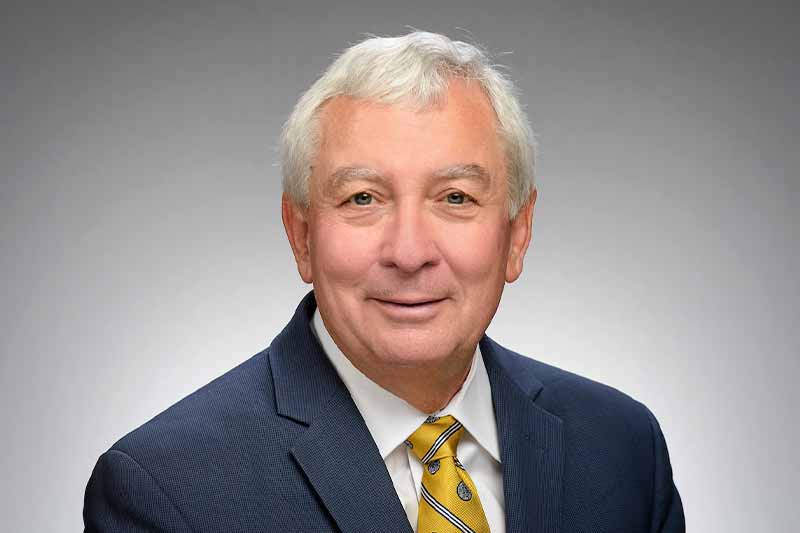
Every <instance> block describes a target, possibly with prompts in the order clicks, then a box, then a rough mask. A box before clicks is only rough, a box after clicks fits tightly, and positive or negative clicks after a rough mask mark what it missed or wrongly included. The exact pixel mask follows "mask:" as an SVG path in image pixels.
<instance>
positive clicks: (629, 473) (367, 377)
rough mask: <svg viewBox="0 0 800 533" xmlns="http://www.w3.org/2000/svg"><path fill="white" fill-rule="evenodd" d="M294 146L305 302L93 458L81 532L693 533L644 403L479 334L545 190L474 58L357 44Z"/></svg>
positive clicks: (287, 198) (498, 93) (397, 42)
mask: <svg viewBox="0 0 800 533" xmlns="http://www.w3.org/2000/svg"><path fill="white" fill-rule="evenodd" d="M282 145H283V172H284V190H285V194H284V197H283V202H282V209H283V222H284V226H285V228H286V233H287V236H288V239H289V243H290V244H291V248H292V251H293V252H294V257H295V260H296V262H297V268H298V271H299V273H300V276H301V278H302V279H303V280H304V281H305V282H307V283H311V284H313V288H314V290H313V292H312V293H310V294H309V295H308V296H307V297H306V298H305V299H304V300H303V301H302V302H301V303H300V306H299V307H298V309H297V311H296V313H295V315H294V318H292V320H291V321H290V322H289V324H288V326H287V327H286V329H285V330H284V331H283V332H282V333H281V334H280V335H278V337H276V338H275V340H274V341H273V342H272V344H271V345H270V347H269V348H267V349H266V350H265V351H263V352H262V353H260V354H258V355H256V356H254V357H253V358H251V359H250V360H248V361H246V362H245V363H243V364H242V365H241V366H239V367H238V368H235V369H234V370H232V371H230V372H228V373H227V374H225V375H224V376H222V377H220V378H219V379H217V380H215V381H213V382H212V383H210V384H209V385H207V386H205V387H203V388H202V389H200V390H199V391H197V392H195V393H194V394H192V395H190V396H189V397H187V398H185V399H184V400H182V401H180V402H179V403H177V404H176V405H175V406H173V407H171V408H170V409H168V410H167V411H165V412H164V413H162V414H160V415H159V416H157V417H156V418H154V419H153V420H151V421H150V422H148V423H147V424H145V425H144V426H142V427H140V428H139V429H137V430H135V431H133V432H132V433H130V434H129V435H127V436H126V437H124V438H123V439H122V440H120V441H119V442H117V443H116V444H115V445H114V446H113V447H112V448H111V450H109V451H108V452H107V453H105V454H104V455H103V456H102V457H101V458H100V460H99V461H98V464H97V466H96V468H95V470H94V472H93V474H92V477H91V480H90V481H89V485H88V487H87V490H86V500H85V508H84V519H85V523H86V530H87V531H152V530H159V531H354V532H362V531H364V532H371V531H381V532H389V531H398V532H399V531H403V532H408V531H411V530H415V531H417V532H419V533H432V532H438V533H444V532H472V531H475V532H488V531H494V532H502V531H517V532H522V531H535V532H539V531H541V532H556V531H562V532H573V531H591V532H603V531H608V532H610V531H625V532H634V531H641V532H656V531H660V532H678V531H683V530H684V521H683V511H682V507H681V501H680V497H679V496H678V492H677V490H676V489H675V486H674V484H673V481H672V474H671V469H670V463H669V458H668V455H667V450H666V447H665V444H664V439H663V436H662V434H661V431H660V429H659V426H658V424H657V422H656V420H655V419H654V417H653V416H652V414H651V413H650V412H649V411H648V410H647V409H646V408H645V407H644V406H643V405H641V404H639V403H637V402H635V401H634V400H631V399H630V398H628V397H626V396H625V395H623V394H621V393H620V392H618V391H615V390H614V389H611V388H608V387H605V386H603V385H600V384H598V383H594V382H592V381H589V380H586V379H584V378H581V377H578V376H576V375H573V374H569V373H567V372H564V371H562V370H558V369H556V368H553V367H551V366H548V365H545V364H543V363H539V362H536V361H534V360H532V359H528V358H526V357H523V356H520V355H518V354H515V353H513V352H511V351H509V350H507V349H505V348H503V347H502V346H500V345H499V344H497V343H495V342H494V341H492V340H491V339H489V338H488V337H486V336H485V335H484V332H485V331H486V328H487V327H488V325H489V322H490V321H491V319H492V317H493V315H494V313H495V311H496V309H497V306H498V304H499V302H500V296H501V294H502V292H503V288H504V286H505V284H506V283H507V282H513V281H514V280H516V279H517V278H518V277H519V275H520V273H521V272H522V267H523V258H524V256H525V252H526V249H527V247H528V243H529V242H530V235H531V218H532V213H533V207H534V203H535V202H536V190H535V188H534V187H533V183H532V181H533V179H532V176H533V164H534V155H533V140H532V134H531V130H530V128H529V126H528V123H527V120H526V118H525V116H524V114H523V113H522V111H521V110H520V106H519V104H518V102H517V101H516V99H515V97H514V96H513V87H512V85H511V83H510V82H509V81H508V80H507V79H506V78H504V77H503V76H502V75H501V74H499V73H498V72H497V71H496V70H495V69H494V68H492V66H491V65H490V63H489V62H488V60H487V58H486V57H485V56H484V55H483V54H482V53H481V52H480V51H479V50H478V49H476V48H474V47H473V46H470V45H468V44H465V43H461V42H454V41H450V40H449V39H447V38H446V37H444V36H441V35H435V34H430V33H422V32H415V33H411V34H409V35H405V36H402V37H397V38H372V39H368V40H366V41H364V42H362V43H360V44H357V45H355V46H353V47H352V48H350V49H348V50H347V51H345V52H344V54H342V55H341V56H340V57H339V58H338V59H337V60H336V61H335V62H334V63H333V64H332V65H331V66H330V68H329V69H328V70H327V71H326V72H325V74H324V75H323V76H322V77H321V78H320V79H319V80H318V81H317V82H316V83H315V84H314V85H313V86H312V87H311V88H310V89H309V90H308V91H307V92H306V93H305V94H304V95H303V97H302V98H301V99H300V101H299V102H298V104H297V106H296V107H295V109H294V111H293V113H292V115H291V116H290V118H289V120H288V122H287V124H286V127H285V129H284V134H283V138H282Z"/></svg>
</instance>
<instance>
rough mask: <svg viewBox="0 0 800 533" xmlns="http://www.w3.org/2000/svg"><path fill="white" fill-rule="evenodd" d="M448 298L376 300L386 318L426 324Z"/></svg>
mask: <svg viewBox="0 0 800 533" xmlns="http://www.w3.org/2000/svg"><path fill="white" fill-rule="evenodd" d="M445 300H446V298H437V299H430V300H422V299H409V300H405V299H401V298H397V299H387V300H382V299H377V298H376V299H374V300H373V301H374V302H375V303H376V304H377V305H378V308H379V309H380V311H381V312H382V313H383V315H384V316H386V317H387V318H389V319H390V320H394V321H400V322H424V321H427V320H430V319H432V318H434V317H435V316H436V315H437V313H438V312H439V310H440V308H441V306H442V303H443V302H444V301H445Z"/></svg>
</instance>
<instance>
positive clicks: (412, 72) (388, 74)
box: [280, 31, 536, 219]
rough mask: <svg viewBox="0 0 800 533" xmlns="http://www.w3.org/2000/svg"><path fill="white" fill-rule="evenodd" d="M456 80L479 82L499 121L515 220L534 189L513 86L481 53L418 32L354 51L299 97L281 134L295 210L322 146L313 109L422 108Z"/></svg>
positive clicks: (304, 198)
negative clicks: (331, 104) (344, 103)
mask: <svg viewBox="0 0 800 533" xmlns="http://www.w3.org/2000/svg"><path fill="white" fill-rule="evenodd" d="M453 78H456V79H465V80H474V81H476V82H478V84H480V87H481V88H482V89H483V91H484V92H485V93H486V95H487V97H488V99H489V102H490V103H491V106H492V108H493V109H494V112H495V115H496V116H497V122H498V132H497V133H498V135H499V137H500V140H501V142H502V143H503V145H504V148H505V151H506V172H507V174H508V176H507V179H508V206H509V215H510V218H512V219H513V218H514V217H515V216H516V214H517V212H518V211H519V209H520V208H521V207H522V205H523V204H524V203H525V202H526V201H527V199H528V196H529V195H530V193H531V191H532V189H533V187H534V165H535V160H536V143H535V140H534V135H533V131H532V130H531V127H530V124H529V123H528V120H527V117H526V116H525V113H524V112H523V110H522V108H521V107H520V104H519V102H518V101H517V98H516V96H515V93H516V89H515V87H514V84H513V83H512V82H511V80H509V79H508V78H507V77H506V76H504V75H503V74H502V73H501V72H499V71H498V69H497V67H496V66H494V65H492V64H491V63H490V60H489V57H488V56H487V55H486V54H485V53H484V52H483V51H481V50H480V49H479V48H477V47H475V46H473V45H471V44H468V43H464V42H461V41H452V40H450V39H449V38H447V37H445V36H444V35H439V34H436V33H428V32H421V31H415V32H412V33H409V34H407V35H403V36H400V37H372V38H368V39H366V40H364V41H362V42H360V43H358V44H356V45H354V46H351V47H350V48H348V49H347V50H345V51H344V53H342V54H341V55H340V56H339V57H338V58H337V59H336V60H335V61H334V62H333V63H332V64H331V65H330V67H328V69H327V70H326V71H325V73H324V74H323V75H322V77H321V78H319V79H318V80H317V81H316V82H315V83H314V84H313V85H312V86H311V88H310V89H308V91H306V92H305V94H303V96H301V97H300V100H299V101H298V102H297V105H295V107H294V110H293V111H292V114H291V115H290V116H289V119H288V120H287V121H286V124H285V125H284V128H283V133H282V135H281V142H280V144H281V167H282V171H283V190H284V191H285V192H286V193H287V194H288V196H289V197H290V198H291V200H292V201H294V202H295V203H296V204H299V205H302V206H308V201H309V198H308V196H309V192H308V189H309V185H308V182H309V177H310V174H311V165H312V161H313V159H314V157H316V155H317V150H318V149H319V146H320V127H319V120H318V111H319V109H320V108H321V107H322V106H323V105H324V104H325V102H327V101H328V100H330V99H331V98H334V97H336V96H350V97H353V98H360V99H366V100H371V101H376V102H381V103H386V104H395V103H398V102H401V101H403V102H410V103H412V104H416V105H418V106H420V107H425V106H429V105H434V104H436V103H438V102H440V101H442V99H443V98H444V97H445V95H446V93H447V86H448V81H449V80H450V79H453Z"/></svg>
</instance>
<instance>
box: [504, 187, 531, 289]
mask: <svg viewBox="0 0 800 533" xmlns="http://www.w3.org/2000/svg"><path fill="white" fill-rule="evenodd" d="M537 195H538V191H537V190H536V189H533V191H532V192H531V195H530V197H528V201H527V202H525V204H524V205H523V206H522V208H520V210H519V212H517V216H516V217H514V220H512V221H511V242H510V243H509V249H508V259H507V260H506V281H507V282H508V283H512V282H514V281H516V280H517V278H519V276H520V274H522V263H523V260H524V259H525V252H526V251H527V250H528V245H529V244H530V242H531V224H532V222H533V206H534V204H536V196H537Z"/></svg>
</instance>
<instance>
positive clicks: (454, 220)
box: [283, 80, 536, 412]
mask: <svg viewBox="0 0 800 533" xmlns="http://www.w3.org/2000/svg"><path fill="white" fill-rule="evenodd" d="M320 125H321V130H322V143H321V146H320V150H319V154H318V155H317V157H316V158H315V160H314V162H313V169H312V174H311V179H310V190H309V207H308V208H307V209H305V208H303V207H301V206H298V205H296V204H295V203H294V202H292V201H291V200H290V199H289V198H288V197H286V196H284V198H283V220H284V226H285V228H286V232H287V235H288V237H289V241H290V244H291V246H292V250H293V252H294V255H295V259H296V261H297V268H298V271H299V272H300V276H301V277H302V278H303V280H304V281H305V282H307V283H313V285H314V292H315V295H316V299H317V304H318V306H319V312H320V314H321V316H322V319H323V321H324V322H325V325H326V327H327V329H328V331H329V332H330V333H331V336H332V337H333V339H334V341H335V342H336V344H337V346H339V348H341V350H342V352H344V354H345V355H346V356H347V357H348V359H350V361H351V362H352V363H353V364H354V365H355V366H356V368H358V369H359V370H360V371H361V372H362V373H364V374H365V375H366V376H368V377H369V378H370V379H372V380H373V381H374V382H376V383H377V384H379V385H381V386H382V387H383V388H385V389H387V390H389V391H391V392H393V393H394V394H395V395H397V396H399V397H401V398H403V399H405V400H406V401H407V402H408V403H410V404H411V405H413V406H415V407H417V408H418V409H419V410H421V411H423V412H432V411H435V410H437V409H440V408H441V407H444V406H445V405H446V404H447V402H448V401H449V400H450V398H452V396H453V395H454V394H455V393H456V392H457V391H458V389H459V388H460V387H461V384H462V383H463V380H464V378H465V377H466V374H467V372H468V370H469V366H470V363H471V361H472V355H473V353H474V351H475V347H476V344H477V343H478V341H479V340H480V338H481V336H482V335H483V333H484V331H485V330H486V328H487V327H488V325H489V322H490V321H491V319H492V317H493V316H494V313H495V311H496V310H497V306H498V304H499V302H500V296H501V294H502V291H503V287H504V285H505V283H506V282H512V281H514V280H516V279H517V278H518V277H519V275H520V273H521V272H522V265H523V257H524V255H525V251H526V249H527V247H528V243H529V241H530V234H531V217H532V212H533V205H534V203H535V200H536V193H535V191H534V193H533V194H532V195H531V197H530V199H529V200H528V202H527V203H526V204H525V206H524V207H523V208H522V210H521V211H520V212H519V213H518V215H517V216H516V217H515V219H514V220H513V221H509V213H508V200H507V183H506V171H505V161H504V153H503V149H502V146H501V143H500V140H499V139H498V136H497V134H496V119H495V116H494V112H493V110H492V108H491V106H490V104H489V101H488V99H487V98H486V96H485V95H484V93H483V92H482V91H481V90H480V89H479V87H478V86H477V85H476V84H468V83H466V82H463V81H459V80H453V81H451V83H450V87H449V90H448V94H447V99H446V102H445V103H444V104H443V105H438V106H435V107H431V108H426V109H423V110H417V109H414V108H412V107H410V106H405V105H385V104H380V103H375V102H369V101H364V100H357V99H353V98H349V97H337V98H334V99H332V100H331V101H329V102H327V103H326V104H325V105H324V107H323V108H322V109H321V110H320Z"/></svg>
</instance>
